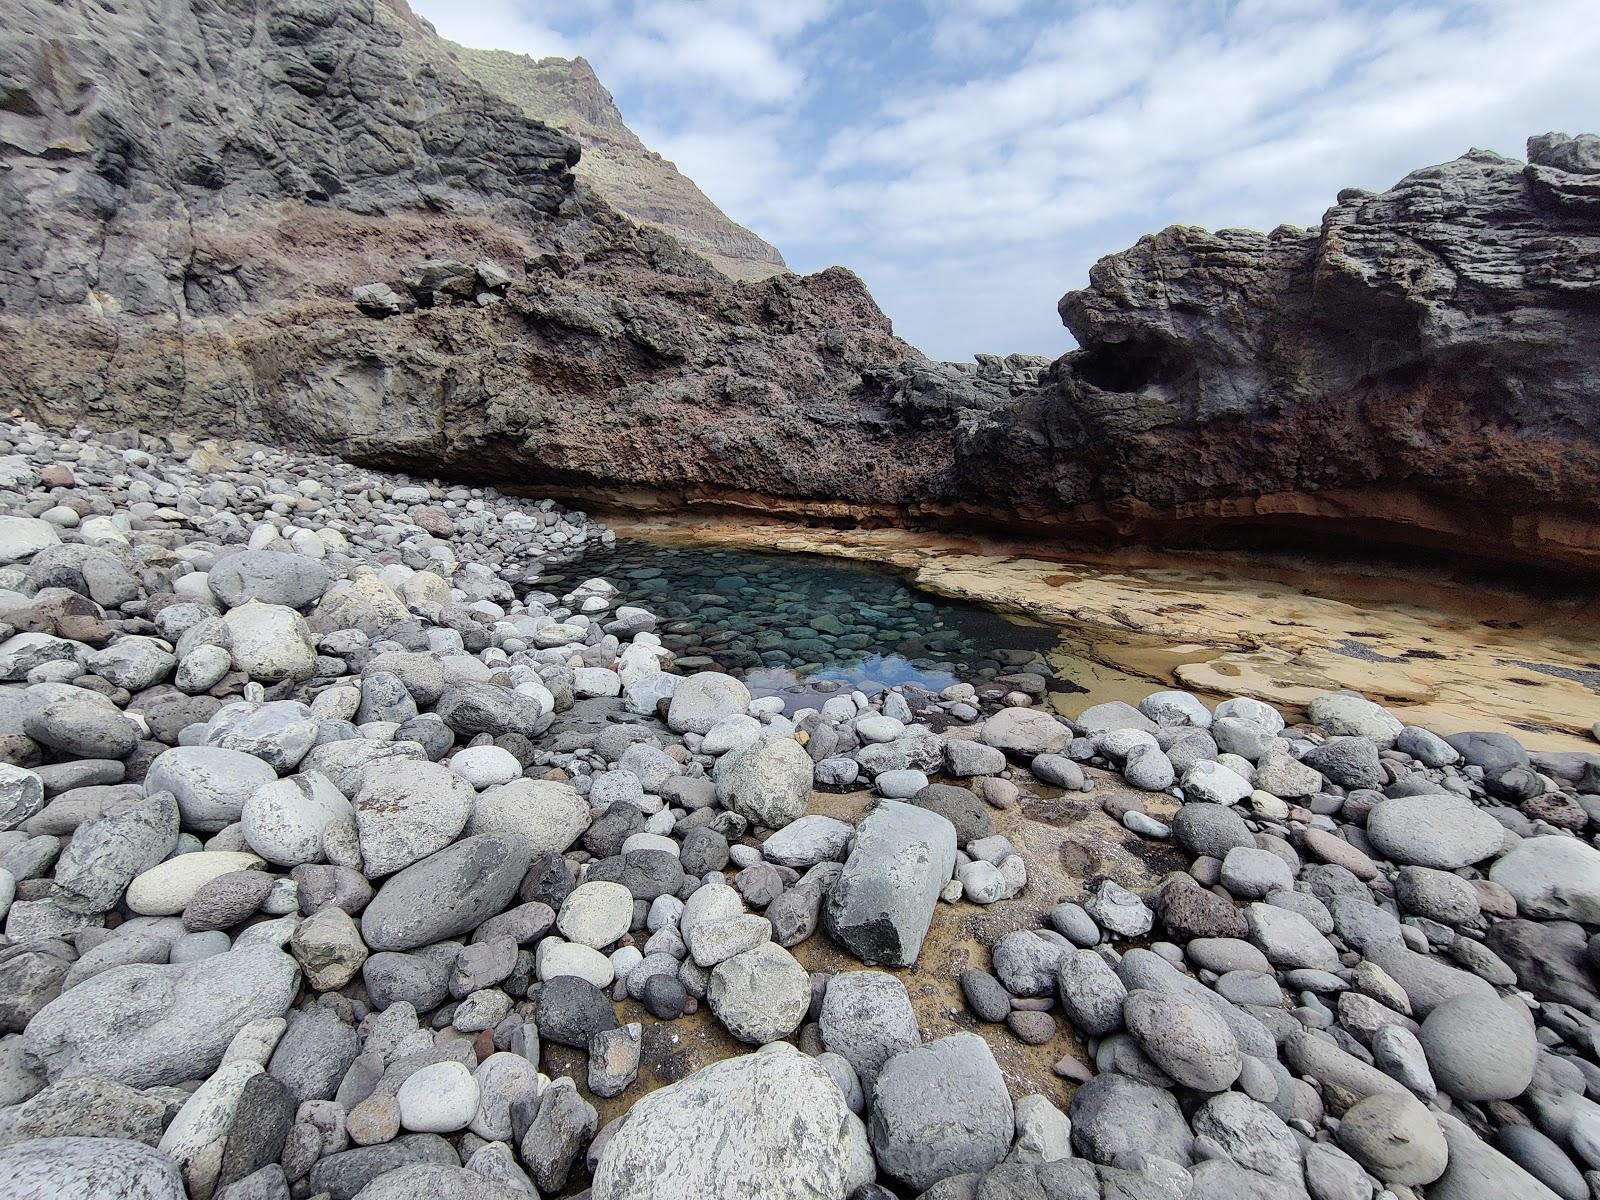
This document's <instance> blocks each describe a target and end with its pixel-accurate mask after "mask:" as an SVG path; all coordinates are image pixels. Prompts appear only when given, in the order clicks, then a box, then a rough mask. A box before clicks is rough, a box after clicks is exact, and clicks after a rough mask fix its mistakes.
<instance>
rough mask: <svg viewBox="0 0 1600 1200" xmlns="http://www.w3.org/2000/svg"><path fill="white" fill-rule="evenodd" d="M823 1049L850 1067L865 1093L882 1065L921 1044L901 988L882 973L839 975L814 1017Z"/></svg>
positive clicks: (861, 972) (847, 972) (891, 978)
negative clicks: (816, 1015)
mask: <svg viewBox="0 0 1600 1200" xmlns="http://www.w3.org/2000/svg"><path fill="white" fill-rule="evenodd" d="M818 1024H819V1025H820V1026H821V1027H822V1044H823V1045H824V1046H826V1047H827V1048H828V1049H829V1050H831V1051H833V1052H834V1053H835V1054H837V1055H839V1056H840V1057H841V1058H843V1059H844V1060H845V1061H846V1062H848V1063H849V1064H850V1066H851V1067H852V1068H854V1070H855V1073H856V1075H857V1077H858V1078H859V1079H860V1080H861V1086H862V1088H863V1089H864V1090H866V1091H868V1092H870V1091H871V1090H872V1085H873V1083H874V1082H875V1081H876V1080H877V1078H878V1072H879V1070H881V1069H882V1067H883V1064H884V1063H886V1062H888V1061H889V1059H891V1058H893V1057H894V1056H895V1055H896V1054H899V1053H900V1052H901V1051H903V1050H910V1049H912V1048H913V1047H916V1046H920V1045H921V1044H922V1034H921V1033H920V1032H919V1031H918V1029H917V1015H916V1013H915V1012H914V1011H913V1010H912V1008H911V997H910V996H909V995H908V994H907V993H906V985H905V984H903V983H901V982H900V981H899V980H898V979H896V978H895V977H894V976H893V975H890V974H888V973H887V972H884V971H841V972H840V973H839V974H837V975H835V976H834V977H833V978H832V979H830V980H829V981H828V990H827V992H826V993H824V995H823V997H822V1012H821V1014H820V1015H819V1016H818Z"/></svg>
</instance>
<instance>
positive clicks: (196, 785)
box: [144, 746, 278, 833]
mask: <svg viewBox="0 0 1600 1200" xmlns="http://www.w3.org/2000/svg"><path fill="white" fill-rule="evenodd" d="M277 778H278V773H277V772H276V771H274V770H273V769H272V768H271V767H270V766H268V765H267V764H266V763H264V762H262V761H261V760H260V759H259V758H256V757H255V756H254V755H251V754H246V753H244V752H243V751H242V750H225V749H223V748H222V747H221V746H177V747H175V748H173V749H171V750H168V751H166V752H165V753H163V754H161V755H160V756H159V757H157V758H156V760H155V762H153V763H151V764H150V772H149V774H148V775H146V776H145V781H144V786H145V790H146V791H148V792H171V793H172V794H173V795H174V796H176V797H177V799H178V811H179V813H181V814H182V816H183V827H184V828H185V829H190V830H193V831H195V832H196V833H217V832H218V831H220V830H221V829H223V828H224V827H225V826H228V825H231V824H233V823H234V822H235V821H237V820H238V819H239V814H240V813H241V812H243V811H244V802H245V801H246V800H248V799H249V798H250V796H251V794H252V793H253V792H254V791H255V790H256V789H257V788H259V787H261V786H262V784H267V783H271V782H272V781H273V780H275V779H277Z"/></svg>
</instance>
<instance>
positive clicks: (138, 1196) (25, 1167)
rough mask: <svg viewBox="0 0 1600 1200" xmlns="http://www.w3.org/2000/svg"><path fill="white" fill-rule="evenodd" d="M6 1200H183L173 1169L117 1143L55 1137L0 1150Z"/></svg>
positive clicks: (155, 1153)
mask: <svg viewBox="0 0 1600 1200" xmlns="http://www.w3.org/2000/svg"><path fill="white" fill-rule="evenodd" d="M0 1196H4V1197H5V1198H6V1200H188V1193H187V1192H185V1191H184V1189H183V1176H182V1175H181V1174H180V1173H179V1171H178V1164H177V1163H176V1162H174V1161H173V1160H172V1159H170V1158H168V1157H167V1156H166V1155H165V1154H162V1153H161V1152H160V1151H159V1150H157V1149H155V1148H154V1147H153V1146H146V1145H145V1144H144V1143H142V1142H130V1141H127V1140H125V1139H122V1138H102V1137H57V1138H39V1139H37V1140H35V1141H31V1142H19V1143H18V1144H17V1145H15V1146H8V1147H6V1148H5V1149H4V1150H0Z"/></svg>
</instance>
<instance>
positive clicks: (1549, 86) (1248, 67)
mask: <svg viewBox="0 0 1600 1200" xmlns="http://www.w3.org/2000/svg"><path fill="white" fill-rule="evenodd" d="M411 3H412V7H413V8H414V9H416V10H417V11H418V12H419V13H421V14H422V15H423V16H425V17H427V18H428V19H429V20H431V21H432V22H433V23H434V25H435V26H436V27H437V28H438V30H439V32H440V33H441V34H443V35H444V36H445V37H448V38H451V39H453V40H455V41H458V42H462V43H464V44H466V45H470V46H482V47H492V48H495V49H501V50H513V51H519V52H523V53H528V54H532V55H534V56H535V57H541V56H544V55H560V56H563V57H571V56H573V55H577V54H582V55H583V56H584V57H586V58H587V59H588V60H589V61H590V62H591V63H592V64H593V65H594V68H595V71H596V73H597V74H598V75H599V77H600V79H601V81H602V82H603V83H604V84H605V85H606V87H607V88H608V89H610V91H611V92H612V94H613V95H614V96H615V98H616V101H617V105H618V107H619V108H620V109H621V111H622V115H623V118H624V119H625V120H626V121H627V123H628V124H629V126H630V127H632V129H633V130H634V132H635V133H637V134H638V135H639V136H640V137H641V138H643V139H644V141H645V143H646V144H647V145H649V146H650V147H651V148H652V149H654V150H656V151H658V152H659V153H661V154H662V155H664V156H666V157H667V158H670V159H672V160H673V161H674V162H676V163H677V165H678V168H679V169H680V170H682V171H683V172H684V173H686V174H687V175H689V176H690V178H692V179H694V180H695V182H696V183H698V184H699V185H700V187H701V188H702V190H704V191H705V193H706V194H707V195H708V196H710V197H711V199H712V200H714V201H715V202H716V203H717V204H718V205H719V206H720V207H721V208H722V209H723V211H725V212H726V213H728V214H729V215H730V216H731V217H733V218H734V219H735V220H736V221H739V222H741V223H742V224H744V225H747V226H748V227H749V228H751V229H753V230H755V231H756V232H757V233H758V234H760V235H761V236H762V237H764V238H765V239H766V240H767V241H769V242H771V243H772V244H774V245H775V246H777V247H778V248H779V249H780V250H781V251H782V252H783V255H784V257H785V259H786V260H787V261H788V263H789V265H790V267H791V268H793V269H794V270H797V271H801V272H810V271H816V270H820V269H821V268H823V267H826V266H830V265H833V264H842V265H844V266H847V267H850V268H851V269H852V270H854V271H855V272H856V273H857V274H859V275H860V276H861V277H862V278H863V279H865V280H866V282H867V285H868V286H869V287H870V288H871V289H872V293H873V295H874V297H875V298H876V299H877V301H878V303H879V305H880V306H881V307H882V308H883V310H884V311H885V312H886V313H887V314H888V315H889V317H890V318H891V319H892V320H893V321H894V325H895V331H896V332H897V333H899V334H900V335H901V336H902V337H905V338H906V339H908V340H909V341H911V342H913V343H914V344H916V345H917V346H919V347H921V348H922V349H923V350H924V351H926V352H927V353H929V354H931V355H933V356H934V357H937V358H943V359H965V358H970V357H971V355H973V354H974V353H976V352H979V351H991V352H999V353H1008V352H1011V351H1026V352H1029V353H1035V354H1048V355H1051V356H1054V355H1057V354H1060V353H1063V352H1065V351H1066V350H1069V349H1071V348H1072V338H1071V335H1070V334H1068V332H1067V331H1066V330H1065V329H1064V328H1063V327H1062V325H1061V322H1060V319H1059V317H1058V316H1057V315H1056V302H1057V301H1058V300H1059V299H1060V298H1061V295H1062V294H1063V293H1064V292H1066V291H1069V290H1071V289H1073V288H1078V287H1083V286H1084V285H1085V284H1086V283H1087V281H1088V272H1089V268H1090V267H1091V266H1092V265H1093V264H1094V262H1095V261H1096V260H1097V259H1098V258H1100V257H1101V256H1103V255H1106V254H1109V253H1113V252H1115V251H1117V250H1120V249H1123V248H1124V247H1127V246H1129V245H1131V244H1132V243H1134V242H1135V241H1137V240H1138V238H1139V237H1140V235H1142V234H1144V233H1150V232H1154V231H1156V230H1159V229H1162V228H1164V227H1165V226H1168V225H1174V224H1178V225H1199V226H1203V227H1206V228H1210V229H1220V228H1230V227H1248V228H1256V229H1271V228H1272V227H1274V226H1276V225H1279V224H1284V223H1287V224H1295V225H1308V226H1310V225H1315V224H1316V223H1317V222H1318V221H1319V220H1320V219H1321V215H1322V213H1323V211H1324V210H1325V209H1326V208H1328V207H1329V206H1330V205H1331V204H1332V203H1333V202H1334V197H1335V194H1336V193H1337V192H1338V191H1339V189H1340V188H1343V187H1347V186H1353V187H1365V188H1370V189H1373V190H1381V189H1383V188H1386V187H1388V186H1390V185H1392V184H1393V183H1394V182H1396V181H1397V180H1398V179H1400V178H1401V177H1402V176H1404V175H1405V174H1406V173H1407V172H1408V171H1411V170H1414V169H1416V168H1418V167H1423V166H1427V165H1429V164H1432V163H1437V162H1442V161H1445V160H1447V159H1450V158H1454V157H1456V156H1457V155H1459V154H1462V153H1464V152H1465V151H1466V150H1468V149H1469V148H1472V147H1481V148H1484V149H1489V150H1494V151H1497V152H1498V153H1501V154H1505V155H1508V156H1512V157H1519V158H1520V157H1522V155H1523V153H1524V147H1525V142H1526V139H1527V137H1528V136H1529V135H1530V134H1535V133H1543V132H1546V131H1548V130H1552V129H1553V130H1561V131H1565V132H1568V133H1578V132H1600V69H1597V68H1596V64H1597V63H1600V19H1596V18H1597V9H1596V0H1434V2H1422V0H1419V2H1416V3H1409V4H1407V3H1393V2H1389V3H1374V2H1368V0H1161V2H1156V0H882V2H877V3H872V2H867V3H853V4H852V3H844V2H842V0H577V2H575V3H574V2H572V0H566V2H562V3H557V2H555V0H411Z"/></svg>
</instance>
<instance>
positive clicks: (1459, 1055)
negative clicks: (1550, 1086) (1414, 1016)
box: [1417, 992, 1539, 1103]
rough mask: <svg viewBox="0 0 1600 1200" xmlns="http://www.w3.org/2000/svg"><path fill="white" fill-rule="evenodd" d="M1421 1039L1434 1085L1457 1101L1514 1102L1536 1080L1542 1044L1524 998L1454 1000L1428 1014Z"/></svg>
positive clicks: (1478, 995)
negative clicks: (1536, 1038)
mask: <svg viewBox="0 0 1600 1200" xmlns="http://www.w3.org/2000/svg"><path fill="white" fill-rule="evenodd" d="M1417 1037H1418V1038H1419V1039H1420V1041H1421V1042H1422V1049H1423V1050H1424V1052H1426V1054H1427V1056H1428V1070H1429V1071H1430V1072H1431V1073H1432V1074H1433V1079H1434V1082H1435V1083H1437V1084H1438V1085H1439V1087H1440V1088H1442V1089H1443V1090H1444V1091H1446V1092H1449V1093H1450V1095H1451V1096H1453V1097H1455V1098H1456V1099H1457V1100H1473V1101H1478V1102H1480V1103H1481V1102H1484V1101H1489V1100H1512V1099H1515V1098H1516V1097H1517V1096H1520V1095H1522V1093H1523V1092H1525V1091H1527V1090H1528V1085H1529V1084H1530V1083H1532V1082H1533V1071H1534V1065H1535V1063H1536V1061H1537V1059H1538V1057H1539V1043H1538V1042H1537V1041H1536V1040H1535V1038H1534V1032H1533V1017H1532V1016H1531V1015H1530V1014H1529V1012H1528V1006H1527V1005H1526V1004H1523V1003H1522V1002H1521V1001H1520V1000H1515V999H1512V1000H1505V999H1502V998H1500V997H1498V996H1488V995H1484V994H1482V993H1480V992H1468V993H1466V994H1464V995H1460V996H1453V997H1451V998H1450V999H1448V1000H1446V1001H1445V1002H1444V1003H1442V1004H1440V1005H1439V1006H1438V1007H1436V1008H1435V1009H1434V1010H1433V1011H1432V1012H1431V1013H1429V1014H1428V1018H1427V1020H1425V1021H1423V1023H1422V1029H1421V1031H1420V1032H1419V1033H1418V1034H1417Z"/></svg>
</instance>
